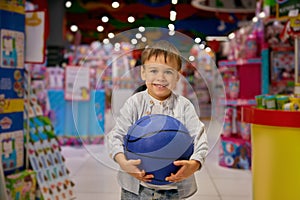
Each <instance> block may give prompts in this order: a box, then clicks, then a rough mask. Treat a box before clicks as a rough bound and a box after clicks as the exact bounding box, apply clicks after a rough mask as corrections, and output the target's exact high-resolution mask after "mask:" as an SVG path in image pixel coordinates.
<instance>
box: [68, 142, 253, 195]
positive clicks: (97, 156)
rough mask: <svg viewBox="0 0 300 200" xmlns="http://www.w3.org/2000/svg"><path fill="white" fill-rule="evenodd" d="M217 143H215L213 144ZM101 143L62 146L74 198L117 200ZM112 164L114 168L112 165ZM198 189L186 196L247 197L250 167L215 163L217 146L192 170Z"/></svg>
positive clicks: (113, 176) (113, 177) (116, 188)
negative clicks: (197, 167)
mask: <svg viewBox="0 0 300 200" xmlns="http://www.w3.org/2000/svg"><path fill="white" fill-rule="evenodd" d="M216 147H217V145H216ZM105 151H106V148H105V145H87V146H81V147H70V146H64V147H62V153H63V155H64V156H65V158H66V165H67V167H68V169H69V170H70V176H71V179H72V180H73V181H74V182H75V184H76V186H75V192H76V196H77V199H78V200H99V199H105V200H117V199H119V196H120V187H119V185H118V183H117V179H116V170H115V169H116V167H117V165H116V164H115V163H113V162H112V161H111V160H110V159H109V158H108V156H107V154H106V152H105ZM113 168H114V169H113ZM196 176H197V182H198V188H199V189H198V192H197V193H196V194H195V195H194V196H193V197H191V198H189V199H188V200H251V199H252V175H251V171H245V170H238V169H228V168H224V167H220V166H219V165H218V149H217V148H214V149H213V150H212V151H211V152H210V154H209V156H208V157H207V160H206V163H205V166H204V168H203V169H202V170H201V171H200V172H197V173H196Z"/></svg>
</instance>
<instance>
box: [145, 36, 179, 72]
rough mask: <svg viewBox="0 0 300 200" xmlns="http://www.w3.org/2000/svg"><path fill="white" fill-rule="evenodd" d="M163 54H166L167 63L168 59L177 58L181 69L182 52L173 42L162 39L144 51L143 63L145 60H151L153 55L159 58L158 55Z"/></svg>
mask: <svg viewBox="0 0 300 200" xmlns="http://www.w3.org/2000/svg"><path fill="white" fill-rule="evenodd" d="M162 54H163V55H164V58H165V62H166V63H167V59H175V60H176V62H177V64H178V66H177V67H178V68H177V69H178V71H180V69H181V64H182V61H181V56H180V52H179V50H178V49H177V48H176V47H175V46H174V45H173V44H171V43H170V42H168V41H166V40H160V41H158V42H155V43H153V44H152V45H149V46H147V47H146V48H145V49H144V51H143V52H142V64H144V63H145V61H146V60H149V59H150V58H151V57H152V56H155V57H156V58H157V56H159V55H162Z"/></svg>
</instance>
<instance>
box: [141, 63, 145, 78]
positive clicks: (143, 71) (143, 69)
mask: <svg viewBox="0 0 300 200" xmlns="http://www.w3.org/2000/svg"><path fill="white" fill-rule="evenodd" d="M145 73H146V72H145V66H142V67H141V78H142V80H143V81H145V80H146V74H145Z"/></svg>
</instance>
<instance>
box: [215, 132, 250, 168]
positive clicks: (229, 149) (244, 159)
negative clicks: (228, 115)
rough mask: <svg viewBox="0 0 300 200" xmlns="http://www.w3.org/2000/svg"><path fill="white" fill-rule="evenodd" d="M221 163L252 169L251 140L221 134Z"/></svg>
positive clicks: (231, 166)
mask: <svg viewBox="0 0 300 200" xmlns="http://www.w3.org/2000/svg"><path fill="white" fill-rule="evenodd" d="M219 165H220V166H223V167H228V168H237V169H245V170H249V169H251V144H250V141H248V140H244V139H242V138H234V137H225V136H224V135H221V142H220V154H219Z"/></svg>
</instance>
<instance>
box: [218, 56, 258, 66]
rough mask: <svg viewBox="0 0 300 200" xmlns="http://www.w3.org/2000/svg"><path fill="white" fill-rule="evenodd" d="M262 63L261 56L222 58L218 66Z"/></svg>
mask: <svg viewBox="0 0 300 200" xmlns="http://www.w3.org/2000/svg"><path fill="white" fill-rule="evenodd" d="M259 63H261V58H249V59H239V60H220V61H219V62H218V66H219V67H222V66H235V65H244V64H259Z"/></svg>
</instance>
